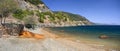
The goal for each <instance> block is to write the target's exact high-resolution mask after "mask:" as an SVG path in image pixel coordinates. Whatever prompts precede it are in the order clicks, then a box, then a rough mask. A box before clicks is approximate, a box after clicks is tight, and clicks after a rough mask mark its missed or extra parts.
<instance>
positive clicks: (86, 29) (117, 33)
mask: <svg viewBox="0 0 120 51" xmlns="http://www.w3.org/2000/svg"><path fill="white" fill-rule="evenodd" d="M49 29H50V30H51V31H52V32H53V33H55V34H58V35H68V36H73V37H75V38H76V40H82V41H85V42H86V43H94V44H101V45H105V46H106V47H110V48H117V49H120V26H118V25H96V26H75V27H54V28H49ZM100 35H106V36H109V37H110V38H107V39H100V38H99V36H100Z"/></svg>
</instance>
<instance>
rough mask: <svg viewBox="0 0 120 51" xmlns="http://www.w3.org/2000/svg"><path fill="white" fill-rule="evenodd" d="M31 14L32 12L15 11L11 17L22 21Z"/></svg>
mask: <svg viewBox="0 0 120 51" xmlns="http://www.w3.org/2000/svg"><path fill="white" fill-rule="evenodd" d="M33 14H34V13H33V11H29V10H21V9H17V10H16V11H14V12H13V17H15V18H17V19H20V20H22V19H23V18H24V17H26V16H28V15H33Z"/></svg>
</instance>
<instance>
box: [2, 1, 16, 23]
mask: <svg viewBox="0 0 120 51" xmlns="http://www.w3.org/2000/svg"><path fill="white" fill-rule="evenodd" d="M16 8H18V5H17V3H16V1H15V0H0V14H1V15H2V16H1V18H4V23H5V19H6V17H8V16H9V13H11V12H13V11H14V10H15V9H16ZM1 20H2V19H1ZM1 23H2V21H1Z"/></svg>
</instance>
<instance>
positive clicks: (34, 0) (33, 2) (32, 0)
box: [26, 0, 44, 5]
mask: <svg viewBox="0 0 120 51" xmlns="http://www.w3.org/2000/svg"><path fill="white" fill-rule="evenodd" d="M26 1H28V2H30V3H31V4H34V5H38V4H44V3H43V2H42V1H41V0H26Z"/></svg>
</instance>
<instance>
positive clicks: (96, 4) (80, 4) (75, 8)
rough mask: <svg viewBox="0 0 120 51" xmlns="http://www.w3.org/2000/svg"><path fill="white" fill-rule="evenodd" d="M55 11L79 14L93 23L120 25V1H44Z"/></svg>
mask: <svg viewBox="0 0 120 51" xmlns="http://www.w3.org/2000/svg"><path fill="white" fill-rule="evenodd" d="M42 1H43V2H44V3H45V4H46V5H47V6H48V7H49V8H50V9H51V10H53V11H65V12H71V13H74V14H79V15H82V16H84V17H86V18H87V19H88V20H90V21H91V22H95V23H103V24H117V25H120V0H42Z"/></svg>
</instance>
